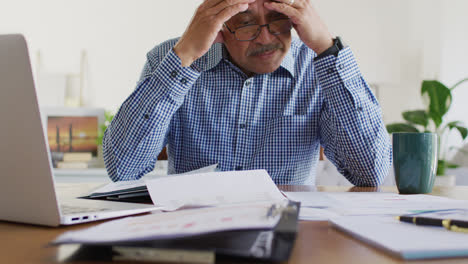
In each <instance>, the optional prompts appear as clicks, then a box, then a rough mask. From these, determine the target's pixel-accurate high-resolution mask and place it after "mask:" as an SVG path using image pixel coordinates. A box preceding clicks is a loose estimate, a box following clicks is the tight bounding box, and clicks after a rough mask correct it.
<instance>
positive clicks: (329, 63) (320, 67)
mask: <svg viewBox="0 0 468 264" xmlns="http://www.w3.org/2000/svg"><path fill="white" fill-rule="evenodd" d="M314 65H315V68H316V72H317V77H318V80H319V82H320V85H321V86H322V87H323V88H324V89H326V88H329V87H333V86H336V85H338V84H342V83H346V82H347V81H349V80H351V79H353V78H356V77H358V76H361V72H360V71H359V67H358V65H357V62H356V59H355V58H354V54H353V52H352V51H351V49H350V48H349V47H347V48H345V49H343V50H341V51H340V52H339V53H338V56H337V57H335V56H333V55H330V56H327V57H324V58H322V59H320V60H317V61H315V62H314Z"/></svg>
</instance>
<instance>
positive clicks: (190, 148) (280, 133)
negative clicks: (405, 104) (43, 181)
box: [103, 38, 391, 186]
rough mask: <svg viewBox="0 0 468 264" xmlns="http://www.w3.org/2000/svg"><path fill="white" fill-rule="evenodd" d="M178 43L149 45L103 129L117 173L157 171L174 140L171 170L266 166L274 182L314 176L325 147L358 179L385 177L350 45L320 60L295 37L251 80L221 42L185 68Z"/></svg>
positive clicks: (380, 134)
mask: <svg viewBox="0 0 468 264" xmlns="http://www.w3.org/2000/svg"><path fill="white" fill-rule="evenodd" d="M176 42H177V39H173V40H169V41H166V42H164V43H162V44H160V45H158V46H156V47H155V48H154V49H153V50H151V51H150V52H149V53H148V55H147V63H146V65H145V67H144V69H143V72H142V75H141V78H140V80H139V82H138V84H137V87H136V89H135V90H134V91H133V93H132V94H131V95H130V96H129V97H128V98H127V99H126V100H125V102H124V103H123V105H122V106H121V107H120V109H119V111H118V113H117V114H116V116H115V118H114V120H113V121H112V123H111V124H110V126H109V127H108V129H107V131H106V133H105V136H104V143H103V147H104V160H105V164H106V168H107V171H108V173H109V175H110V178H111V179H112V180H113V181H120V180H134V179H139V178H140V177H142V176H143V175H145V174H146V173H148V172H150V171H152V170H153V169H154V166H155V162H156V160H157V156H158V154H159V153H160V151H161V150H162V148H163V147H164V146H167V153H168V157H169V158H168V173H169V174H174V173H183V172H187V171H191V170H194V169H198V168H201V167H205V166H208V165H212V164H218V169H219V170H221V171H229V170H252V169H266V170H267V171H268V173H269V174H270V175H271V177H272V179H273V180H274V182H275V183H277V184H313V183H314V181H315V167H316V165H317V162H318V159H319V149H320V146H323V148H324V150H325V155H326V156H327V158H328V159H329V160H330V161H331V162H332V163H333V164H334V165H335V166H336V167H337V168H338V171H339V172H340V173H341V174H343V175H344V176H345V177H346V178H347V179H348V180H349V181H350V182H351V183H353V184H355V185H358V186H376V185H378V184H380V183H382V181H383V179H384V177H385V176H386V175H387V173H388V169H389V166H390V164H391V145H390V142H389V136H388V134H387V131H386V129H385V126H384V123H383V121H382V117H381V109H380V106H379V104H378V102H377V100H376V98H375V97H374V95H373V93H372V92H371V90H370V89H369V86H368V85H367V83H366V82H365V80H364V79H363V77H362V75H361V73H360V71H359V68H358V66H357V63H356V61H355V59H354V56H353V53H352V52H351V50H350V49H349V48H345V49H343V50H342V51H340V53H339V55H338V57H335V56H333V55H331V56H328V57H325V58H322V59H320V60H318V61H314V57H315V56H316V54H315V53H314V52H313V51H312V50H311V49H309V48H308V47H307V46H306V45H305V44H304V43H303V42H302V41H300V40H299V39H297V38H293V41H292V44H291V49H290V51H289V53H288V54H287V55H286V56H285V58H284V60H283V62H282V64H281V66H280V67H279V68H278V69H277V70H276V71H274V72H272V73H268V74H261V75H255V76H253V77H250V78H249V77H248V76H247V75H245V74H244V73H243V72H242V71H241V70H240V69H239V68H238V67H236V66H235V65H234V64H233V63H231V62H230V61H229V59H228V53H227V50H226V49H225V47H224V46H223V45H222V44H215V45H213V46H212V48H211V49H210V50H209V51H208V53H207V54H205V55H204V56H203V57H201V58H200V59H198V60H197V61H195V62H194V63H193V64H192V65H191V66H190V67H181V61H180V59H179V57H178V56H177V55H176V54H175V53H174V51H173V50H172V47H173V46H174V45H175V43H176Z"/></svg>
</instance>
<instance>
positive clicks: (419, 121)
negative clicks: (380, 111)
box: [402, 110, 429, 127]
mask: <svg viewBox="0 0 468 264" xmlns="http://www.w3.org/2000/svg"><path fill="white" fill-rule="evenodd" d="M402 115H403V118H404V119H405V120H406V121H408V122H410V123H412V124H416V125H421V126H424V127H427V125H428V124H429V115H428V114H427V112H426V111H425V110H416V111H406V112H403V114H402Z"/></svg>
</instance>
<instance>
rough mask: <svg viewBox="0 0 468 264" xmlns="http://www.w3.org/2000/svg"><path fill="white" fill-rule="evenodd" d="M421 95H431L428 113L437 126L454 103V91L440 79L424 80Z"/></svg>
mask: <svg viewBox="0 0 468 264" xmlns="http://www.w3.org/2000/svg"><path fill="white" fill-rule="evenodd" d="M421 95H422V96H423V97H424V96H426V95H427V96H428V97H429V107H428V113H429V116H430V118H431V119H432V120H433V121H434V123H435V125H436V127H437V128H439V127H440V125H441V124H442V119H443V117H444V115H445V114H446V113H447V112H448V110H449V108H450V105H451V104H452V93H451V91H450V89H449V88H447V87H446V86H445V85H443V84H442V83H441V82H439V81H423V83H422V87H421Z"/></svg>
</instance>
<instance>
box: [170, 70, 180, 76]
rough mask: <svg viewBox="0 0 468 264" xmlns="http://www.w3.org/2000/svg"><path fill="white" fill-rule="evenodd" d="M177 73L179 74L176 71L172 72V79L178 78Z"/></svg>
mask: <svg viewBox="0 0 468 264" xmlns="http://www.w3.org/2000/svg"><path fill="white" fill-rule="evenodd" d="M177 73H178V72H177V71H175V70H174V71H172V72H171V77H172V78H175V77H177Z"/></svg>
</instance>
